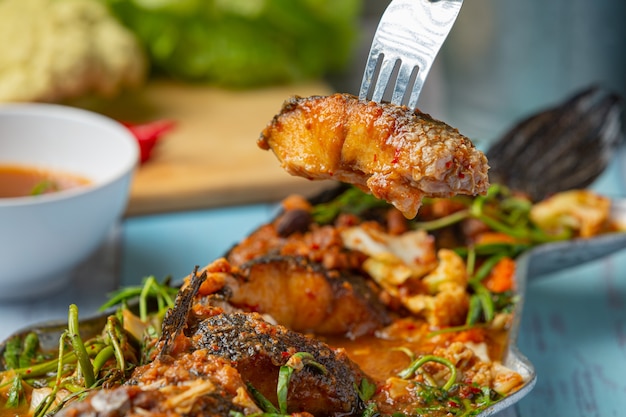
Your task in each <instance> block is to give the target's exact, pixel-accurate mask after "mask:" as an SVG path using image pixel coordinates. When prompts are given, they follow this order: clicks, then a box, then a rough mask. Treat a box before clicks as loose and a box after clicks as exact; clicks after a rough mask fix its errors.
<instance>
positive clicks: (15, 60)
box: [0, 0, 148, 102]
mask: <svg viewBox="0 0 626 417" xmlns="http://www.w3.org/2000/svg"><path fill="white" fill-rule="evenodd" d="M0 42H1V43H2V45H3V47H2V49H1V50H0V102H7V101H42V102H58V101H63V100H66V99H72V98H76V97H79V96H82V95H87V94H93V95H99V96H104V97H112V96H114V95H116V94H118V93H120V92H121V91H122V90H123V89H125V88H131V87H136V86H138V85H141V84H142V83H143V82H144V81H145V78H146V74H147V65H148V63H147V62H148V61H147V58H146V56H145V53H144V51H143V49H142V47H141V45H140V43H139V41H138V40H137V39H136V38H135V35H134V34H133V33H132V32H130V31H129V30H128V29H126V28H125V27H123V26H122V25H121V24H120V23H119V22H118V21H117V20H116V19H115V18H114V17H113V15H112V14H111V13H110V12H109V10H108V9H107V8H106V6H104V5H103V4H102V3H100V2H99V1H98V0H0Z"/></svg>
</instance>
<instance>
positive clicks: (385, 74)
mask: <svg viewBox="0 0 626 417" xmlns="http://www.w3.org/2000/svg"><path fill="white" fill-rule="evenodd" d="M382 60H383V62H382V64H381V65H380V71H379V72H378V78H377V80H376V84H374V92H373V93H372V101H376V102H381V101H382V99H383V95H384V94H385V90H386V89H387V85H388V84H389V81H390V80H391V75H392V74H393V70H394V68H395V67H396V63H397V62H398V60H397V59H389V58H387V57H385V56H384V55H383V56H382Z"/></svg>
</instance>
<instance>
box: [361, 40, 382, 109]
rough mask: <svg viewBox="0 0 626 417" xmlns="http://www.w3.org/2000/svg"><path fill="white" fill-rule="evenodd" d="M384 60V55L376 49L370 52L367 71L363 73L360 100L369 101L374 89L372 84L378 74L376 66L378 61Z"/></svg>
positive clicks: (366, 66) (366, 65)
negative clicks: (368, 98) (370, 92)
mask: <svg viewBox="0 0 626 417" xmlns="http://www.w3.org/2000/svg"><path fill="white" fill-rule="evenodd" d="M381 59H382V55H381V54H380V52H378V51H377V50H375V49H372V50H371V51H370V55H369V57H368V59H367V63H366V64H365V71H364V72H363V80H362V81H361V90H360V91H359V99H360V100H367V96H368V95H369V91H370V89H371V88H372V82H373V81H374V75H375V73H376V66H377V65H378V61H379V60H381Z"/></svg>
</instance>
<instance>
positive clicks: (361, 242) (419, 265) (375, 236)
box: [341, 223, 437, 295]
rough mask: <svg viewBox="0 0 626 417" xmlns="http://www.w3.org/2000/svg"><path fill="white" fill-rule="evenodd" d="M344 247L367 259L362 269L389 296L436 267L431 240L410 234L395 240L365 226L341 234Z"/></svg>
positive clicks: (397, 237) (433, 243) (392, 236)
mask: <svg viewBox="0 0 626 417" xmlns="http://www.w3.org/2000/svg"><path fill="white" fill-rule="evenodd" d="M341 238H342V241H343V244H344V246H345V247H347V248H349V249H352V250H358V251H360V252H363V253H364V254H366V255H368V256H369V258H368V259H367V260H366V261H365V262H364V264H363V268H364V269H365V270H366V271H367V273H368V274H370V276H371V277H372V278H373V279H374V280H375V281H376V282H378V283H379V284H380V285H381V286H382V287H383V288H385V289H386V290H387V291H389V292H390V293H392V294H394V295H397V287H398V286H399V285H402V284H403V283H404V282H405V281H406V280H407V279H409V278H420V277H422V276H423V275H424V274H426V273H428V272H429V271H431V270H432V269H433V268H435V266H436V265H437V258H436V256H435V241H434V238H433V236H431V235H429V234H427V233H426V232H424V231H423V230H414V231H410V232H406V233H403V234H401V235H398V236H395V235H390V234H387V233H385V232H383V231H381V230H379V229H377V228H375V227H372V226H371V225H370V224H368V223H364V224H362V225H360V226H355V227H351V228H348V229H346V230H344V231H342V232H341Z"/></svg>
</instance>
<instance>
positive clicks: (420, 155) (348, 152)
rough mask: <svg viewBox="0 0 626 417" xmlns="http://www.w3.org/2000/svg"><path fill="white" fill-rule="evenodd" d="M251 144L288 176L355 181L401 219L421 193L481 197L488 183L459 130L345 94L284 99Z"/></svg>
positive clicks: (411, 212)
mask: <svg viewBox="0 0 626 417" xmlns="http://www.w3.org/2000/svg"><path fill="white" fill-rule="evenodd" d="M257 144H258V146H259V147H260V148H262V149H265V150H269V149H271V150H272V151H273V152H274V154H275V155H276V157H277V158H278V160H279V161H280V163H281V165H282V167H283V169H285V170H286V171H287V172H288V173H290V174H292V175H296V176H300V177H304V178H308V179H334V180H338V181H342V182H346V183H350V184H354V185H355V186H357V187H359V188H361V189H363V190H364V191H368V192H371V193H372V194H373V195H374V196H376V197H377V198H380V199H384V200H387V201H388V202H390V203H392V204H393V205H394V206H396V207H397V208H398V209H399V210H400V211H402V213H403V214H404V215H405V216H406V217H407V218H413V217H415V215H416V214H417V211H418V209H419V206H420V205H421V200H422V198H423V197H450V196H453V195H456V194H468V195H476V194H484V193H485V192H486V191H487V188H488V187H489V179H488V176H487V171H488V168H489V166H488V164H487V158H486V157H485V155H484V154H483V153H482V152H481V151H480V150H478V149H477V148H476V147H475V146H474V144H473V143H472V142H471V141H470V140H469V139H468V138H467V137H465V136H463V135H461V134H460V133H459V131H458V130H457V129H454V128H452V127H450V126H448V125H447V124H445V123H443V122H441V121H438V120H435V119H433V118H432V117H430V116H429V115H427V114H424V113H421V112H419V111H418V110H416V111H413V110H411V109H409V108H408V107H405V106H397V105H394V104H389V103H382V104H380V103H374V102H366V101H361V100H359V99H358V98H357V97H355V96H352V95H350V94H339V93H337V94H333V95H330V96H312V97H308V98H303V97H298V96H295V97H293V98H291V99H289V100H287V101H286V102H285V103H284V104H283V107H282V109H281V111H280V113H278V114H277V115H276V116H274V118H273V119H272V121H271V122H270V123H269V124H268V125H267V126H266V128H265V129H264V130H263V131H262V132H261V135H260V137H259V139H258V141H257Z"/></svg>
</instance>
